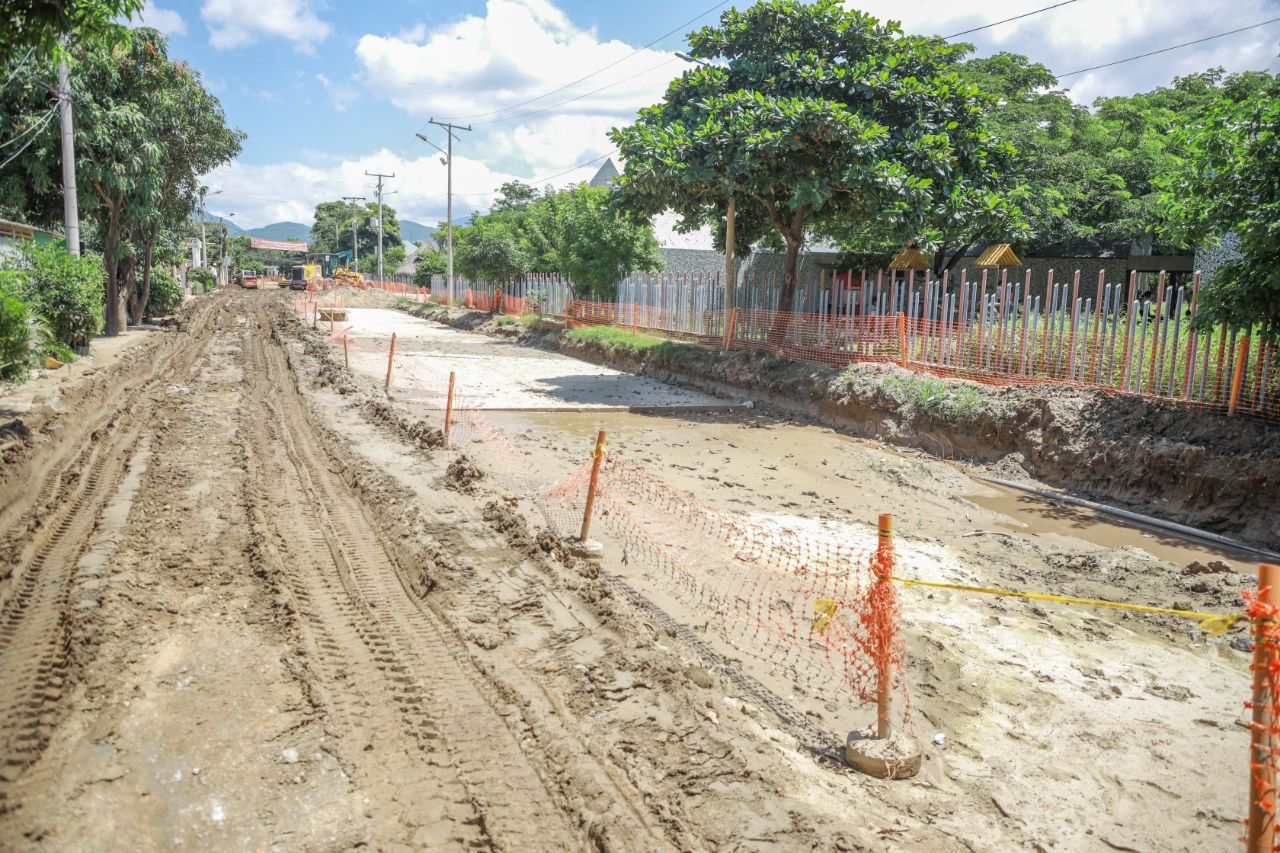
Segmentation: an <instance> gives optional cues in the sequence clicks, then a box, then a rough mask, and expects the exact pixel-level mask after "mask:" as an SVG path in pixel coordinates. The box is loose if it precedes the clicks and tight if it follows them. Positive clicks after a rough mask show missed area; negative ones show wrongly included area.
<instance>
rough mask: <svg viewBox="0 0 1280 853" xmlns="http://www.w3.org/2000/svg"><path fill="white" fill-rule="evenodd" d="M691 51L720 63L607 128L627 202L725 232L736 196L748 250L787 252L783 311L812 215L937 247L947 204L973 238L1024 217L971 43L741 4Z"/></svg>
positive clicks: (780, 2)
mask: <svg viewBox="0 0 1280 853" xmlns="http://www.w3.org/2000/svg"><path fill="white" fill-rule="evenodd" d="M689 43H690V45H691V53H692V54H693V55H694V57H696V58H700V59H703V60H707V61H710V62H712V63H714V64H712V65H709V66H704V67H698V68H696V69H694V70H690V71H687V72H686V73H685V74H684V75H683V76H682V77H680V78H679V79H678V80H676V81H674V82H673V83H672V84H671V86H670V87H669V88H668V90H667V94H666V97H665V99H664V101H663V102H662V103H661V104H658V105H656V106H653V107H648V108H646V109H643V110H641V111H640V114H639V118H638V120H637V121H636V122H635V123H634V124H633V125H631V126H629V127H625V128H615V129H614V130H613V131H612V137H613V140H614V141H615V142H616V143H617V144H618V147H619V149H620V151H621V154H622V156H623V157H624V158H625V160H626V170H625V172H624V174H623V175H622V176H621V178H620V179H619V181H618V189H619V201H620V203H621V204H622V205H624V206H626V207H627V208H628V209H630V210H633V211H635V212H636V213H638V214H639V215H642V216H648V215H652V214H656V213H658V212H659V211H661V210H664V209H668V208H669V209H672V210H674V211H676V212H677V213H678V214H679V215H680V216H681V218H682V224H683V225H684V226H685V227H688V228H696V227H698V226H700V225H702V224H705V223H712V224H715V225H718V224H719V222H721V221H722V220H723V215H724V210H725V207H726V200H727V198H728V197H729V196H730V195H733V197H734V199H735V206H736V213H737V215H736V232H737V239H738V240H739V241H741V242H743V243H747V244H749V243H752V242H755V241H757V240H760V239H761V238H763V237H765V236H766V234H768V233H769V232H773V234H774V235H775V236H776V237H778V238H780V241H781V242H782V244H783V245H784V247H785V252H786V254H785V265H784V273H783V288H782V293H781V302H780V305H781V306H782V309H783V310H784V311H786V310H789V309H790V307H791V304H792V298H793V295H794V293H795V288H796V264H797V258H798V254H799V251H800V249H801V247H802V246H803V245H804V242H805V240H806V238H807V232H808V229H809V228H810V226H811V224H812V222H813V219H814V217H815V216H819V217H823V218H827V217H836V216H841V217H847V218H852V217H866V218H879V219H882V220H884V221H886V222H890V223H893V227H894V229H895V230H896V231H897V232H898V233H899V234H900V235H901V237H902V238H903V239H905V238H910V237H915V238H916V239H917V240H919V241H920V242H921V243H922V244H923V245H925V246H926V247H928V248H930V249H935V248H936V249H939V250H942V249H945V248H947V247H946V246H945V244H944V242H943V241H944V239H945V237H946V234H945V232H944V230H943V229H941V228H940V227H939V224H938V221H937V216H936V213H937V208H938V207H939V206H941V207H942V208H943V209H944V211H945V216H947V217H953V218H954V217H960V218H964V219H966V220H969V221H971V222H974V223H977V225H976V226H975V227H981V226H982V225H987V227H989V228H994V227H996V225H997V224H998V223H1002V222H1006V221H1016V220H1017V210H1016V208H1015V207H1014V206H1013V205H1011V204H1010V203H1009V202H1008V201H1007V200H1006V199H1005V198H1004V196H1003V194H1002V192H1001V190H1002V188H1003V185H1002V180H1001V175H1002V172H1003V164H1004V163H1005V161H1007V159H1008V157H1009V154H1010V151H1009V149H1008V147H1007V146H1005V145H1002V144H999V143H996V142H994V141H993V140H992V139H991V138H990V136H989V133H988V131H987V129H986V127H985V125H984V123H983V121H982V114H983V111H984V110H986V109H989V108H990V107H991V106H992V105H993V104H992V101H991V99H990V98H988V97H987V96H986V95H984V94H983V93H982V92H981V91H980V90H979V89H978V88H977V87H976V86H974V85H973V84H971V83H969V82H967V81H966V80H964V79H963V78H962V77H961V76H960V75H959V74H958V73H957V69H956V66H957V64H958V63H959V62H960V61H961V60H962V58H963V56H964V52H965V49H966V48H965V46H954V45H949V44H947V43H945V42H942V41H939V40H937V39H929V38H923V37H917V36H909V35H905V34H903V32H902V30H901V29H900V28H899V27H898V26H897V24H894V23H887V24H886V23H881V22H880V21H878V20H876V19H875V18H873V17H871V16H869V15H866V14H863V13H861V12H857V11H848V10H846V9H844V7H843V6H842V5H841V4H840V3H839V2H838V0H817V2H814V3H811V4H805V3H801V2H798V0H771V1H770V2H761V3H757V4H756V5H754V6H752V7H750V8H748V9H746V10H745V11H741V12H740V11H737V10H732V9H731V10H729V11H727V12H725V13H724V14H723V15H722V16H721V19H720V25H719V26H715V27H705V28H703V29H701V30H699V31H697V32H695V33H692V34H691V35H690V36H689Z"/></svg>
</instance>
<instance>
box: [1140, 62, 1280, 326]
mask: <svg viewBox="0 0 1280 853" xmlns="http://www.w3.org/2000/svg"><path fill="white" fill-rule="evenodd" d="M1265 76H1267V77H1268V78H1269V79H1268V80H1267V81H1266V83H1265V85H1263V86H1260V87H1256V88H1255V87H1253V86H1252V85H1251V86H1250V88H1249V91H1248V94H1247V96H1246V97H1242V98H1238V97H1232V93H1231V92H1230V90H1226V91H1224V92H1223V95H1222V97H1220V98H1219V99H1218V100H1217V101H1216V102H1215V103H1214V104H1213V105H1212V106H1210V107H1209V108H1207V109H1205V110H1203V111H1202V112H1201V114H1200V115H1199V117H1198V119H1197V120H1196V121H1194V122H1191V123H1188V124H1186V125H1184V126H1183V127H1182V128H1181V129H1179V130H1178V131H1177V132H1176V133H1175V134H1174V135H1173V138H1172V140H1171V144H1172V145H1175V146H1178V147H1179V149H1180V150H1181V154H1182V156H1181V158H1180V159H1179V160H1178V162H1177V165H1176V166H1175V167H1174V168H1173V169H1170V170H1169V172H1168V173H1167V174H1165V175H1164V176H1163V177H1161V178H1160V179H1159V180H1158V182H1157V183H1158V185H1159V187H1160V190H1161V194H1160V196H1159V203H1160V205H1161V208H1162V212H1163V213H1165V214H1166V221H1167V224H1166V226H1165V231H1166V234H1167V235H1168V236H1170V237H1171V238H1172V239H1175V240H1180V241H1183V242H1188V243H1194V244H1202V243H1215V242H1218V241H1220V240H1222V239H1223V238H1225V237H1227V236H1228V235H1234V238H1235V239H1237V240H1238V241H1239V256H1238V257H1236V258H1233V259H1231V260H1228V261H1226V262H1225V263H1223V264H1222V265H1220V266H1219V267H1218V268H1217V269H1216V270H1215V271H1214V274H1213V277H1212V279H1211V280H1210V282H1209V283H1208V284H1207V286H1206V287H1205V288H1204V290H1203V291H1202V293H1201V294H1200V305H1199V308H1198V310H1197V319H1198V320H1199V321H1200V322H1201V323H1204V324H1216V323H1219V322H1225V323H1228V324H1229V325H1232V326H1235V327H1237V328H1243V329H1246V330H1247V329H1250V328H1253V327H1256V328H1257V329H1258V331H1259V332H1261V333H1262V334H1264V335H1265V336H1266V337H1267V338H1269V339H1271V340H1274V339H1276V338H1280V77H1273V76H1270V75H1265ZM1256 82H1257V81H1256V80H1252V81H1250V83H1251V84H1252V83H1256ZM1237 94H1238V93H1237Z"/></svg>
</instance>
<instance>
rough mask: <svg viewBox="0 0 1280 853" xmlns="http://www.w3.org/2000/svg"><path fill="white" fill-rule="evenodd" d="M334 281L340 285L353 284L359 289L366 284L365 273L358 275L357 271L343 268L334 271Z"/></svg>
mask: <svg viewBox="0 0 1280 853" xmlns="http://www.w3.org/2000/svg"><path fill="white" fill-rule="evenodd" d="M333 280H334V281H336V282H338V283H340V284H349V285H351V284H353V285H355V286H356V287H359V286H360V285H362V284H364V273H358V272H356V271H355V270H349V269H347V268H345V267H342V268H339V269H337V270H335V271H334V273H333Z"/></svg>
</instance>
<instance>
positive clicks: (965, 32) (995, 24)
mask: <svg viewBox="0 0 1280 853" xmlns="http://www.w3.org/2000/svg"><path fill="white" fill-rule="evenodd" d="M1077 2H1079V0H1062V2H1061V3H1054V4H1053V5H1052V6H1045V7H1044V8H1042V9H1032V10H1031V11H1030V12H1023V13H1022V14H1021V15H1014V16H1013V17H1012V18H1005V19H1004V20H1003V21H993V22H992V23H990V24H983V25H982V26H980V27H974V28H972V29H968V30H961V31H960V32H958V33H952V34H951V35H949V36H943V38H944V39H953V38H956V37H957V36H967V35H968V34H969V33H976V32H978V31H980V30H989V29H991V28H992V27H998V26H1000V25H1001V24H1007V23H1009V22H1010V21H1020V20H1022V19H1023V18H1030V17H1031V16H1032V15H1039V14H1040V13H1041V12H1048V11H1049V10H1050V9H1057V8H1058V7H1060V6H1069V5H1071V4H1072V3H1077Z"/></svg>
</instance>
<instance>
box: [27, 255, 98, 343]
mask: <svg viewBox="0 0 1280 853" xmlns="http://www.w3.org/2000/svg"><path fill="white" fill-rule="evenodd" d="M10 264H11V269H14V270H16V271H17V272H18V273H19V275H20V276H21V278H22V279H23V282H22V284H21V285H20V288H21V289H20V290H18V291H17V292H15V293H14V294H13V295H14V296H17V297H18V298H19V299H21V300H23V301H25V302H26V303H27V305H28V306H29V307H30V308H31V310H32V311H34V312H35V314H36V315H37V316H39V317H40V318H41V319H43V320H44V321H45V322H47V323H48V324H49V327H50V328H51V329H52V330H53V334H54V336H55V337H56V338H57V339H58V340H60V341H62V342H63V343H64V344H66V345H67V346H73V347H74V346H88V345H89V339H90V338H92V337H93V336H94V335H96V334H97V333H98V329H99V328H100V326H101V323H102V306H103V301H104V299H105V298H106V287H105V284H104V279H105V277H106V275H105V273H104V272H103V269H102V259H101V258H100V257H97V256H94V255H85V256H82V257H76V256H74V255H68V254H67V253H66V252H65V251H64V250H63V249H61V248H60V247H58V246H57V245H54V244H52V243H50V244H46V245H36V244H27V245H25V246H23V250H22V254H21V255H20V256H19V257H18V258H16V259H14V260H13V261H11V262H10Z"/></svg>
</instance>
